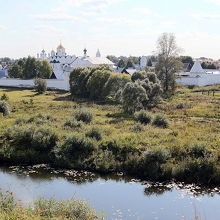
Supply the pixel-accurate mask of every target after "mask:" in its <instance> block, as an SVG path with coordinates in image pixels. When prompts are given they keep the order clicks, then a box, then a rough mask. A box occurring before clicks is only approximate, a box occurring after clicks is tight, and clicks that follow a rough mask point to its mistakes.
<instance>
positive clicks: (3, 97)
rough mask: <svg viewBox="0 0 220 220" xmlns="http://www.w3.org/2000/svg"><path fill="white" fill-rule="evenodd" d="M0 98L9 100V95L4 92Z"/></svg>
mask: <svg viewBox="0 0 220 220" xmlns="http://www.w3.org/2000/svg"><path fill="white" fill-rule="evenodd" d="M1 100H2V101H6V102H7V101H8V100H9V97H8V96H7V95H6V94H5V93H4V94H3V95H2V96H1Z"/></svg>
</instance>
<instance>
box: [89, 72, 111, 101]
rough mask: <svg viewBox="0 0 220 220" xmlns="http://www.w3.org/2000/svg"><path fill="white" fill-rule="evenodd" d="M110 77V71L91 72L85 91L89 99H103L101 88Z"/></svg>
mask: <svg viewBox="0 0 220 220" xmlns="http://www.w3.org/2000/svg"><path fill="white" fill-rule="evenodd" d="M110 75H111V71H106V70H97V71H95V72H93V74H92V75H91V77H90V78H89V80H88V83H87V89H88V91H89V94H90V98H91V99H95V100H100V99H102V98H103V88H104V85H105V83H106V82H107V81H108V79H109V77H110Z"/></svg>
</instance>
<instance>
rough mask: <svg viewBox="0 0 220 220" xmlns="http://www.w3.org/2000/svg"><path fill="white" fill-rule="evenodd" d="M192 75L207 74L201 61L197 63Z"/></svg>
mask: <svg viewBox="0 0 220 220" xmlns="http://www.w3.org/2000/svg"><path fill="white" fill-rule="evenodd" d="M190 73H205V70H204V69H203V68H202V66H201V63H200V62H199V61H195V63H194V65H193V67H192V69H191V70H190Z"/></svg>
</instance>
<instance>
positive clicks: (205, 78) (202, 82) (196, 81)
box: [177, 74, 220, 86]
mask: <svg viewBox="0 0 220 220" xmlns="http://www.w3.org/2000/svg"><path fill="white" fill-rule="evenodd" d="M197 76H198V77H196V76H193V74H190V75H189V76H187V77H182V78H179V79H177V83H179V84H182V85H196V86H207V85H213V84H220V74H197Z"/></svg>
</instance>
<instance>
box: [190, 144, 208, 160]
mask: <svg viewBox="0 0 220 220" xmlns="http://www.w3.org/2000/svg"><path fill="white" fill-rule="evenodd" d="M207 154H208V151H207V149H206V147H205V146H204V145H201V144H195V145H193V146H192V147H190V155H191V156H192V157H194V158H200V157H205V156H206V155H207Z"/></svg>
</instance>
